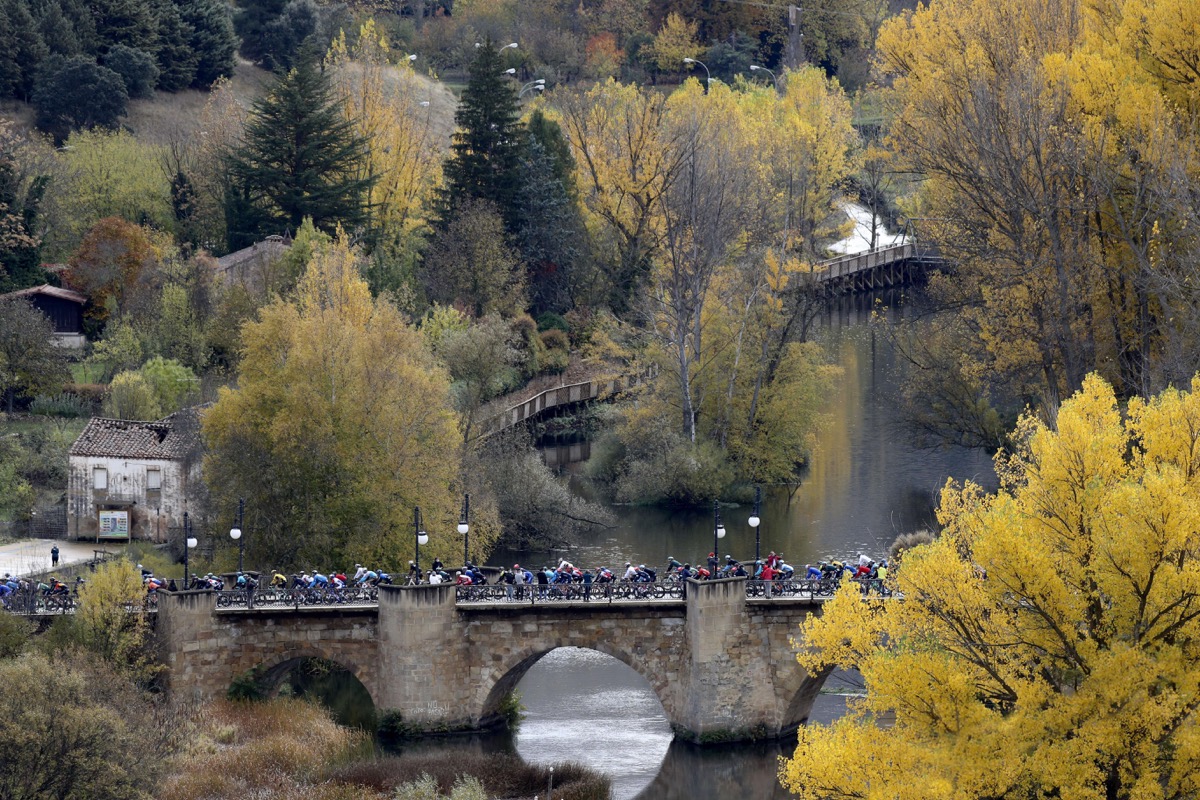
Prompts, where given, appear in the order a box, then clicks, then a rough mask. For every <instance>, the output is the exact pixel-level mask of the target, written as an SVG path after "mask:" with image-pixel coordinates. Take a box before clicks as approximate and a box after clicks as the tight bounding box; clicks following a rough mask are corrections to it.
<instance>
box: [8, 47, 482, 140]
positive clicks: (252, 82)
mask: <svg viewBox="0 0 1200 800" xmlns="http://www.w3.org/2000/svg"><path fill="white" fill-rule="evenodd" d="M416 79H417V80H418V81H419V82H420V83H421V85H422V86H423V93H424V95H425V98H424V99H427V100H428V101H429V112H430V115H431V117H432V119H433V129H434V131H435V132H436V135H437V136H438V137H439V140H441V141H445V142H447V143H448V142H449V140H450V135H451V134H452V133H453V132H454V111H455V109H456V108H457V107H458V98H457V97H456V96H455V95H454V93H453V92H452V91H450V89H449V88H448V87H447V86H446V85H445V84H443V83H442V82H440V81H438V80H435V79H433V78H429V77H427V76H424V75H420V74H418V75H417V76H416ZM271 80H272V76H271V73H270V72H267V71H266V70H263V69H260V68H259V67H256V66H254V65H253V64H251V63H250V62H248V61H245V60H242V59H238V63H237V68H236V69H235V70H234V74H233V78H232V79H231V86H232V88H233V93H234V96H235V97H236V98H237V100H238V102H239V103H240V104H241V105H243V106H245V107H247V108H249V107H250V105H251V104H252V103H253V102H254V101H255V100H257V99H258V98H259V97H260V96H262V93H263V92H264V91H265V90H266V87H267V86H269V85H270V83H271ZM208 97H209V93H208V92H207V91H202V90H199V89H187V90H185V91H182V92H175V93H174V94H168V93H166V92H155V93H154V96H153V97H149V98H146V99H141V100H131V101H129V114H128V116H127V117H126V118H125V120H124V121H123V124H124V126H125V127H126V128H128V129H129V130H130V131H131V132H132V133H133V135H134V136H136V137H137V139H138V140H139V141H141V142H144V143H147V144H155V145H167V144H170V143H171V142H176V141H186V140H188V139H190V138H192V137H193V136H195V135H196V134H197V133H198V132H199V126H200V119H201V112H202V111H203V110H204V105H205V103H207V102H208ZM33 116H34V115H33V107H32V106H30V105H28V104H27V103H21V102H17V101H4V102H2V103H0V118H3V119H8V120H12V121H13V122H14V123H15V124H16V125H17V127H18V128H19V129H20V130H22V131H31V130H33Z"/></svg>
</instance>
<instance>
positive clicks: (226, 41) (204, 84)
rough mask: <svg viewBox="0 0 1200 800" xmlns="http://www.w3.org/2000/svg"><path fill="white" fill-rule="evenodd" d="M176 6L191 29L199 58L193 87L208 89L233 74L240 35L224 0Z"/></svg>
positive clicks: (184, 1) (191, 0)
mask: <svg viewBox="0 0 1200 800" xmlns="http://www.w3.org/2000/svg"><path fill="white" fill-rule="evenodd" d="M177 5H178V8H179V15H180V17H181V18H182V19H183V22H184V23H185V24H186V25H188V26H189V27H190V28H191V30H192V33H191V36H190V37H189V39H188V44H189V47H190V48H191V51H192V52H193V53H195V54H196V58H197V61H196V72H195V76H194V77H193V78H192V86H194V87H196V88H197V89H207V88H208V87H210V86H212V85H213V84H214V83H215V82H216V81H218V80H219V79H221V78H228V77H230V76H231V75H233V65H234V56H235V55H236V54H237V34H236V33H234V30H233V15H232V12H231V11H230V6H229V4H228V3H225V2H223V1H222V0H178V3H177Z"/></svg>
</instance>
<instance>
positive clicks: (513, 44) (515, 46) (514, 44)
mask: <svg viewBox="0 0 1200 800" xmlns="http://www.w3.org/2000/svg"><path fill="white" fill-rule="evenodd" d="M510 48H511V49H513V50H516V49H517V43H516V42H509V43H508V44H506V45H504V47H501V48H500V50H499V52H501V53H503V52H504V51H505V50H508V49H510Z"/></svg>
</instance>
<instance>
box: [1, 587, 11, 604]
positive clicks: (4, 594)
mask: <svg viewBox="0 0 1200 800" xmlns="http://www.w3.org/2000/svg"><path fill="white" fill-rule="evenodd" d="M12 593H13V589H12V587H11V586H9V585H8V583H0V605H3V606H4V607H5V608H10V606H9V604H8V597H9V595H11V594H12Z"/></svg>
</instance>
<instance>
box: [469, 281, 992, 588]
mask: <svg viewBox="0 0 1200 800" xmlns="http://www.w3.org/2000/svg"><path fill="white" fill-rule="evenodd" d="M888 302H891V303H893V304H894V303H895V298H892V299H891V300H889V301H888ZM873 308H874V304H873V303H872V300H871V299H870V298H862V297H859V298H845V299H844V301H843V302H841V303H838V304H836V305H834V306H832V307H831V309H830V311H829V314H828V315H827V317H826V318H825V319H824V321H823V324H822V325H821V326H820V328H819V330H818V333H817V336H818V338H819V340H820V342H821V344H822V345H823V346H824V347H825V348H826V350H827V351H828V352H829V354H830V356H831V358H832V360H833V361H835V362H836V363H837V364H838V365H840V366H841V367H842V369H843V370H844V374H843V376H842V379H841V380H840V381H839V382H838V384H837V390H836V392H835V393H834V395H833V396H832V397H831V398H830V399H829V402H828V405H827V408H826V413H827V414H828V425H827V426H826V427H825V429H824V430H823V431H822V432H821V434H820V436H819V438H818V443H817V449H816V452H815V453H814V454H813V458H812V461H811V464H810V468H809V469H808V471H807V473H806V475H805V477H804V480H803V483H802V484H801V485H800V487H799V488H798V489H797V490H796V491H795V493H794V494H789V492H788V491H786V490H783V489H779V490H774V491H771V492H768V493H766V495H765V506H766V507H765V509H764V511H763V514H762V518H763V524H762V527H761V529H760V535H761V551H762V553H763V554H764V555H765V554H766V553H767V552H769V551H770V550H776V551H778V552H781V553H783V554H784V555H785V556H786V557H787V559H788V561H790V562H791V563H792V564H793V565H794V566H797V567H798V566H800V565H802V564H805V563H813V562H816V561H820V560H822V559H830V558H843V559H844V558H852V557H854V556H856V555H857V554H858V553H859V552H866V553H868V554H871V555H873V556H874V557H875V558H879V557H881V556H883V555H884V554H886V552H887V550H888V547H889V546H890V545H891V543H892V541H893V540H894V539H895V538H896V536H897V535H898V534H901V533H908V532H911V531H914V530H917V529H920V528H924V527H932V526H933V525H934V521H935V517H934V509H935V508H936V504H937V499H938V494H939V492H940V491H941V488H942V486H943V485H944V484H945V482H946V479H947V478H949V477H953V478H957V479H972V480H975V481H976V482H978V483H980V484H982V485H983V486H984V487H985V488H989V489H990V488H995V485H996V478H995V472H994V471H993V469H992V463H991V459H990V457H989V456H988V455H987V454H986V453H984V452H983V451H979V450H967V449H964V448H943V449H923V448H920V447H917V446H915V445H914V444H913V443H912V442H911V441H909V439H908V437H907V436H906V434H905V431H904V427H903V420H902V419H901V417H900V414H899V412H898V410H897V402H896V397H897V394H898V391H899V389H900V387H901V386H902V381H903V380H904V375H903V370H904V365H903V363H902V362H901V360H900V359H899V357H898V356H897V354H896V353H895V351H894V350H893V349H892V348H891V346H890V345H889V343H888V340H887V338H886V337H885V336H884V335H883V334H882V333H881V332H880V331H879V330H878V329H877V328H875V327H873V326H872V325H870V324H867V323H868V321H869V318H870V314H871V312H872V309H873ZM575 485H576V489H577V490H578V491H580V493H582V494H589V493H592V492H593V491H594V490H593V489H592V488H591V487H589V486H587V485H585V484H584V483H583V482H582V481H581V480H580V479H578V477H577V478H576V480H575ZM751 510H752V509H751V508H750V507H749V506H748V505H743V506H741V507H740V508H724V509H722V512H721V515H722V518H723V520H724V522H725V526H726V528H727V530H728V535H727V537H726V538H725V539H724V540H722V542H721V547H722V549H723V551H725V552H729V553H732V554H733V555H734V556H735V557H737V558H739V559H742V560H747V559H753V557H754V550H755V540H754V531H753V530H752V529H751V528H750V526H749V525H748V524H747V519H749V517H750V513H751ZM612 511H613V513H614V514H615V515H616V517H617V526H616V527H615V528H614V529H612V530H608V531H604V532H601V533H599V534H596V535H594V536H592V537H590V538H589V539H587V540H586V541H583V542H579V543H576V544H573V545H572V546H571V547H570V548H565V549H562V550H555V551H548V552H533V553H530V552H498V553H496V554H495V556H494V557H493V558H492V559H491V560H492V561H493V562H494V563H512V562H514V561H520V562H522V563H525V564H530V563H535V562H538V563H539V565H540V562H545V563H547V564H549V563H552V562H556V561H557V559H558V558H563V557H565V558H569V559H570V560H572V561H575V562H577V563H580V564H584V565H587V566H591V567H595V566H599V565H605V566H608V567H613V566H623V565H624V564H625V562H626V561H632V562H634V563H645V564H648V565H651V566H653V565H662V564H663V563H665V561H666V559H667V556H675V557H676V558H677V559H679V560H680V561H691V562H692V563H696V562H697V560H702V559H703V558H704V557H705V556H706V555H707V554H708V552H709V551H710V550H712V547H713V519H712V512H711V510H707V509H663V508H640V507H628V506H616V507H613V508H612Z"/></svg>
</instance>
